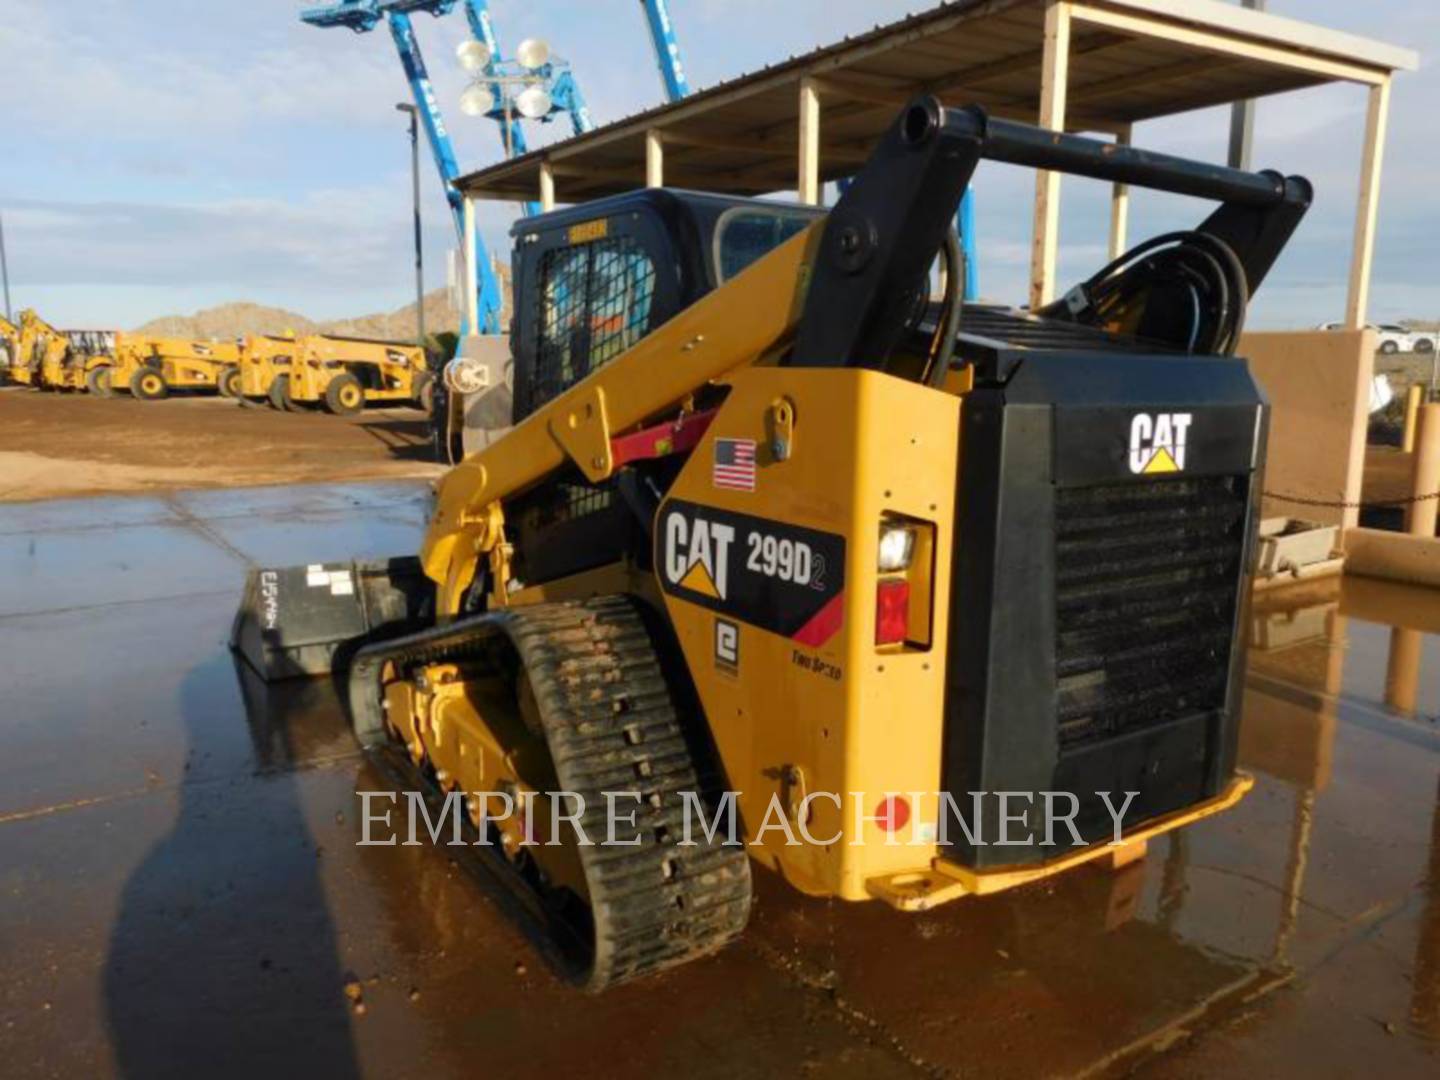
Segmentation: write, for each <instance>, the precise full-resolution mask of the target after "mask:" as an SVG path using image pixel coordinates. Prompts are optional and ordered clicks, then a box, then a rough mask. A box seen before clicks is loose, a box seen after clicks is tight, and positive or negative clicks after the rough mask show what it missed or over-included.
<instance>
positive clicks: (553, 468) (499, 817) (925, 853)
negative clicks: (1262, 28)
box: [233, 98, 1311, 989]
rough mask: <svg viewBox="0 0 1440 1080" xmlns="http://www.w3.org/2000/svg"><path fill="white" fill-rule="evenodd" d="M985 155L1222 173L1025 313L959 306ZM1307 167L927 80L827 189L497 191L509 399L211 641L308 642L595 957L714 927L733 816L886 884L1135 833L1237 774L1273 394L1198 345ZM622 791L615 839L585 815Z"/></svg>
mask: <svg viewBox="0 0 1440 1080" xmlns="http://www.w3.org/2000/svg"><path fill="white" fill-rule="evenodd" d="M981 159H988V160H994V161H1002V162H1009V163H1012V164H1018V165H1024V166H1030V167H1034V168H1045V169H1056V170H1060V171H1063V172H1066V173H1071V174H1076V175H1083V176H1089V177H1095V178H1098V179H1102V180H1107V181H1112V182H1120V183H1127V184H1133V185H1138V186H1143V187H1149V188H1154V189H1158V190H1161V191H1168V192H1175V193H1181V194H1186V195H1192V196H1199V197H1202V198H1207V199H1211V200H1215V201H1218V202H1219V203H1220V205H1219V206H1218V208H1216V209H1215V210H1214V212H1213V213H1211V214H1210V215H1209V217H1207V218H1206V219H1205V220H1204V221H1203V222H1202V223H1201V224H1200V225H1199V226H1198V227H1197V228H1196V229H1194V230H1190V231H1184V232H1178V233H1172V234H1167V235H1165V236H1162V237H1157V238H1156V239H1154V240H1151V241H1147V242H1146V243H1144V244H1142V245H1140V246H1139V247H1138V248H1136V249H1135V250H1134V251H1132V252H1131V253H1129V254H1128V255H1126V256H1125V257H1123V258H1121V259H1119V260H1116V261H1115V262H1114V263H1112V264H1111V265H1109V266H1107V267H1105V268H1103V269H1102V270H1101V271H1100V272H1099V273H1097V274H1095V275H1094V276H1092V277H1091V278H1090V279H1088V280H1087V281H1085V282H1083V283H1081V284H1080V285H1078V286H1076V287H1075V288H1074V289H1072V290H1071V291H1070V292H1069V293H1067V294H1066V295H1065V296H1064V298H1063V299H1062V300H1060V301H1059V302H1057V303H1056V304H1054V305H1051V306H1050V307H1047V308H1046V309H1044V310H1043V311H1038V312H1027V311H1022V310H1015V309H1007V308H1002V307H995V306H981V305H974V304H965V303H963V301H962V299H961V295H960V283H961V281H962V279H963V266H962V265H961V264H962V262H963V256H962V255H961V248H960V245H959V243H958V241H957V238H956V237H955V236H954V234H953V232H952V231H951V228H950V222H951V221H952V220H953V218H954V216H955V210H956V206H957V204H958V202H959V200H960V197H961V193H962V192H963V191H964V190H965V187H966V185H967V184H968V183H969V181H970V178H971V175H972V173H973V172H974V170H975V168H976V165H977V164H978V162H979V161H980V160H981ZM1310 198H1311V191H1310V186H1309V184H1308V183H1306V182H1305V181H1304V180H1302V179H1299V178H1296V177H1290V178H1286V177H1283V176H1281V175H1279V174H1277V173H1269V172H1266V173H1258V174H1256V173H1245V172H1238V171H1235V170H1230V169H1225V168H1220V167H1215V166H1209V165H1202V164H1198V163H1195V162H1190V161H1185V160H1181V159H1177V158H1173V157H1168V156H1165V155H1161V154H1153V153H1148V152H1146V151H1144V150H1140V149H1132V148H1128V147H1116V146H1112V145H1110V144H1108V143H1100V142H1097V141H1094V140H1089V139H1085V138H1081V137H1077V136H1070V135H1060V134H1056V133H1054V132H1050V131H1041V130H1039V129H1036V128H1033V127H1028V126H1026V125H1022V124H1016V123H1012V122H1009V121H1004V120H999V119H995V118H992V117H988V116H987V115H986V114H985V113H984V112H983V111H982V110H980V109H978V108H974V107H971V108H961V109H947V108H943V107H942V106H941V105H940V104H939V103H938V102H937V101H935V100H934V99H933V98H921V99H918V100H916V101H915V102H913V103H912V104H911V105H909V106H908V107H907V108H905V109H904V110H903V111H902V112H901V113H900V115H899V116H898V118H897V119H896V121H895V123H894V125H893V126H892V127H891V129H890V130H889V132H888V133H887V134H886V135H885V136H884V137H883V138H882V140H881V141H880V142H879V144H878V145H877V146H876V148H875V149H874V151H873V153H872V155H871V157H870V159H869V161H868V163H867V164H866V165H865V166H864V168H863V169H862V170H861V172H860V173H859V175H858V176H857V177H856V178H855V181H854V183H853V184H852V185H851V186H850V188H849V189H848V190H847V191H846V192H845V194H844V195H843V196H842V197H841V198H840V200H839V202H838V203H837V204H836V206H835V207H834V209H833V210H831V211H830V212H829V213H828V214H823V213H821V212H819V211H811V210H806V209H800V208H785V207H780V206H777V205H776V204H774V203H769V202H761V201H758V200H742V199H728V198H719V197H716V196H709V195H700V194H693V193H686V192H675V191H656V190H646V191H640V192H634V193H631V194H628V195H622V196H616V197H614V198H611V199H604V200H600V201H598V202H595V203H592V204H588V205H584V206H579V207H576V208H573V209H568V210H564V211H560V212H557V213H552V214H547V215H543V216H541V217H538V218H531V219H527V220H525V221H523V222H521V223H519V224H518V225H517V226H516V229H515V255H514V259H515V262H514V267H515V275H514V282H515V284H514V290H515V312H516V318H515V323H514V327H513V329H512V339H511V347H512V352H513V354H514V360H515V416H514V420H515V427H514V429H513V430H512V431H510V432H509V434H507V435H505V436H504V437H502V438H500V439H499V440H498V441H497V442H495V443H494V444H493V445H491V446H490V447H488V448H487V449H485V450H484V451H481V452H479V453H475V454H471V455H469V456H467V457H466V458H465V459H464V460H463V461H462V462H461V463H460V464H459V465H457V466H455V467H454V468H453V469H451V470H450V472H449V473H447V474H446V476H445V477H444V479H443V480H442V481H441V483H440V485H439V489H438V492H437V495H436V500H435V505H434V511H433V514H432V517H431V519H430V523H429V526H428V530H427V533H426V536H425V538H424V542H423V544H422V547H421V550H420V554H419V559H418V560H405V559H397V560H391V561H390V562H388V563H380V564H365V563H356V564H350V565H346V566H338V567H336V566H311V567H306V568H295V569H291V570H265V571H260V572H256V573H255V574H253V575H252V577H251V580H250V582H249V584H248V585H247V592H246V596H245V599H244V600H243V602H242V605H241V610H240V613H239V616H238V618H237V621H236V626H235V632H234V635H233V643H234V645H235V647H236V648H237V650H239V651H240V652H241V653H242V654H243V655H244V656H245V657H246V658H247V659H248V661H249V662H250V663H252V664H253V665H254V666H255V667H256V668H257V669H259V670H261V671H262V672H265V673H266V674H267V675H269V676H270V677H274V678H281V677H288V676H291V675H298V674H317V673H321V672H324V671H326V670H329V669H330V668H331V667H332V666H333V667H334V668H336V669H337V673H338V674H339V675H340V676H341V677H342V678H343V680H344V682H345V684H346V685H348V707H349V710H350V714H351V717H352V721H353V724H354V728H355V731H356V734H357V736H358V738H359V740H360V741H361V743H362V744H363V745H364V746H366V747H367V748H371V749H372V750H374V751H376V752H377V753H381V754H398V755H399V756H401V757H402V758H403V759H404V760H405V761H406V762H407V763H408V766H409V768H410V769H411V770H412V775H413V776H414V777H416V778H417V779H418V780H419V781H420V782H422V783H423V784H425V785H428V787H429V788H430V789H431V790H432V791H434V792H436V793H440V794H446V795H451V796H453V798H454V800H456V805H458V806H463V807H464V809H465V810H466V811H467V812H468V815H469V818H470V820H471V822H472V823H473V825H474V826H475V829H476V833H475V835H476V836H478V837H479V838H481V839H484V840H492V841H493V842H494V846H493V848H492V849H491V850H492V851H494V852H495V854H496V861H497V863H499V864H500V865H502V866H504V867H508V873H509V878H510V880H512V881H514V882H516V883H518V885H519V886H523V887H525V888H528V889H529V890H531V891H532V892H533V894H534V895H535V896H537V897H540V898H542V899H543V901H544V904H545V910H546V911H548V912H549V913H550V918H551V922H552V925H553V926H554V927H555V928H556V941H557V945H558V946H559V948H560V949H561V951H562V953H563V955H564V956H565V957H566V958H567V961H566V962H567V964H568V970H569V971H570V972H571V973H572V974H573V976H574V977H575V978H576V980H577V981H578V982H580V983H581V984H582V985H584V986H586V987H588V988H591V989H599V988H601V987H605V986H608V985H611V984H613V983H616V982H619V981H621V980H624V979H627V978H630V977H633V976H637V975H641V974H644V973H646V972H649V971H653V970H656V969H659V968H663V967H665V966H668V965H671V964H675V963H679V962H682V961H685V960H688V959H691V958H693V957H695V956H699V955H701V954H704V953H706V952H709V951H711V950H714V949H716V948H718V947H720V946H721V945H723V944H724V943H725V942H727V941H728V940H730V939H731V938H733V937H734V936H735V935H737V934H739V933H740V932H741V930H742V929H743V927H744V925H745V921H746V918H747V916H748V912H749V908H750V903H751V885H750V873H751V871H750V865H749V860H750V859H752V858H753V859H754V860H755V861H756V862H758V863H759V864H761V865H762V866H764V867H767V868H769V869H771V870H774V871H777V872H778V873H779V874H781V875H782V876H783V877H784V879H785V880H786V881H788V882H790V883H791V884H792V885H793V886H795V887H796V888H798V889H800V890H802V891H804V892H806V893H809V894H812V895H815V896H831V897H839V898H843V899H846V900H864V899H871V898H876V899H880V900H884V901H886V902H887V903H889V904H891V905H893V906H895V907H897V908H900V909H903V910H918V909H923V908H925V907H928V906H931V905H934V904H938V903H941V902H944V901H947V900H951V899H954V898H957V897H961V896H967V895H983V894H986V893H991V892H995V891H998V890H1001V889H1006V888H1010V887H1013V886H1016V885H1020V884H1024V883H1026V882H1030V881H1034V880H1037V879H1039V878H1042V877H1045V876H1047V875H1049V874H1054V873H1058V872H1061V871H1064V870H1067V869H1070V868H1071V867H1073V866H1076V865H1078V864H1080V863H1083V862H1086V861H1091V860H1095V859H1110V860H1112V861H1117V862H1118V861H1120V860H1121V859H1123V858H1128V857H1132V856H1135V855H1137V854H1138V853H1140V852H1142V851H1143V847H1144V844H1145V843H1146V841H1147V840H1148V839H1149V838H1150V837H1152V836H1154V835H1157V834H1159V833H1162V832H1165V831H1167V830H1170V829H1174V828H1178V827H1180V826H1183V825H1185V824H1187V823H1189V822H1192V821H1195V820H1197V819H1199V818H1202V817H1204V816H1206V815H1209V814H1213V813H1216V812H1219V811H1221V810H1223V809H1225V808H1227V807H1229V806H1231V805H1233V804H1234V803H1235V802H1236V801H1237V800H1239V799H1240V798H1241V797H1242V796H1243V794H1244V793H1245V791H1246V790H1247V789H1248V787H1249V786H1250V784H1251V781H1250V779H1249V778H1248V777H1247V776H1245V775H1243V774H1242V773H1240V772H1238V771H1237V769H1236V761H1235V758H1236V738H1237V725H1238V721H1239V708H1240V672H1241V666H1242V659H1243V658H1242V651H1243V637H1242V635H1241V631H1240V628H1241V626H1242V625H1243V619H1242V613H1243V610H1244V607H1245V604H1246V602H1247V598H1248V581H1249V575H1248V568H1249V566H1250V563H1251V557H1252V549H1253V545H1254V538H1255V531H1256V508H1257V506H1258V500H1259V496H1260V491H1261V482H1260V477H1261V472H1262V467H1263V455H1264V448H1265V443H1266V417H1267V406H1266V403H1265V398H1264V396H1263V394H1262V393H1261V391H1260V389H1259V387H1258V386H1257V385H1256V383H1255V382H1254V380H1253V379H1252V378H1251V376H1250V374H1249V372H1248V370H1247V367H1246V364H1245V362H1244V361H1243V360H1241V359H1237V358H1236V357H1235V356H1234V355H1233V354H1234V350H1235V347H1236V344H1237V342H1238V340H1239V334H1240V331H1241V328H1242V325H1243V317H1244V311H1245V305H1246V302H1247V300H1248V298H1249V296H1251V295H1252V294H1253V293H1254V291H1255V289H1256V288H1257V287H1258V286H1259V285H1260V283H1261V281H1262V280H1263V279H1264V277H1265V275H1266V273H1267V272H1268V270H1269V269H1270V267H1271V265H1272V263H1273V262H1274V260H1275V258H1276V257H1277V255H1278V254H1279V252H1280V250H1281V249H1282V248H1283V246H1284V244H1285V243H1286V241H1287V240H1288V238H1289V237H1290V235H1291V234H1292V232H1293V231H1294V229H1295V228H1296V226H1297V225H1298V223H1299V221H1300V219H1301V218H1302V216H1303V214H1304V213H1305V210H1306V209H1307V207H1308V205H1309V202H1310ZM937 255H938V258H939V267H940V269H941V274H940V278H939V281H938V286H939V287H938V290H937V289H936V288H933V287H932V273H933V270H932V267H933V266H934V264H935V262H936V259H937ZM1112 797H1113V802H1112ZM617 798H618V799H620V800H621V807H622V810H624V811H632V810H633V811H635V813H634V814H633V816H631V817H629V818H627V817H626V816H625V814H623V813H622V815H621V816H620V819H619V820H620V821H621V822H624V823H625V826H624V828H623V829H622V834H623V837H622V839H623V840H627V841H628V840H631V839H632V838H633V843H631V844H626V846H612V845H609V844H605V843H597V842H595V840H596V836H597V830H598V835H599V836H600V837H601V838H605V837H606V829H605V825H606V817H607V815H606V808H607V801H609V802H613V801H615V800H616V799H617ZM577 800H578V801H577ZM1121 804H1123V808H1122V806H1121ZM697 806H698V807H699V808H700V809H701V811H702V813H703V815H705V816H704V820H705V821H706V822H707V823H709V822H711V821H714V823H715V824H716V831H714V832H706V831H704V830H699V831H698V835H697V832H696V830H694V829H692V828H691V826H692V825H693V824H694V822H693V819H692V811H693V810H694V809H695V808H696V807H697ZM1052 806H1058V808H1059V809H1061V810H1068V811H1069V813H1068V814H1067V813H1060V814H1058V824H1057V815H1055V814H1053V813H1051V809H1052ZM517 807H519V809H517ZM580 807H583V810H581V809H579V808H580ZM727 810H733V811H734V813H733V814H730V813H727ZM1117 811H1118V816H1117ZM957 818H958V819H959V820H958V821H957ZM1119 819H1123V821H1122V820H1119ZM722 820H729V821H731V822H734V823H736V832H735V835H733V836H730V835H727V832H726V829H725V828H724V827H723V826H722V825H720V822H721V821H722ZM612 823H613V822H612ZM1067 829H1068V831H1067ZM1117 830H1120V831H1119V832H1118V833H1117ZM1052 833H1058V840H1057V839H1055V838H1054V837H1053V836H1052ZM1117 835H1118V837H1119V841H1120V842H1119V846H1116V845H1115V844H1112V843H1111V841H1112V840H1113V839H1115V838H1116V837H1117ZM532 838H533V839H535V840H536V841H537V842H536V843H531V842H530V840H531V839H532ZM732 841H733V842H732Z"/></svg>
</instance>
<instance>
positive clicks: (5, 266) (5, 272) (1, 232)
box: [0, 217, 15, 322]
mask: <svg viewBox="0 0 1440 1080" xmlns="http://www.w3.org/2000/svg"><path fill="white" fill-rule="evenodd" d="M0 278H4V279H5V318H6V319H8V320H9V321H11V322H14V321H15V316H14V315H12V314H11V313H10V264H9V263H8V262H7V261H6V260H5V219H4V218H3V217H0Z"/></svg>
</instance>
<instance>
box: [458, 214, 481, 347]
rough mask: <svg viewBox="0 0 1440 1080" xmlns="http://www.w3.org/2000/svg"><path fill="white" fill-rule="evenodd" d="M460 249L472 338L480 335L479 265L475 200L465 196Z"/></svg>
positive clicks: (466, 316)
mask: <svg viewBox="0 0 1440 1080" xmlns="http://www.w3.org/2000/svg"><path fill="white" fill-rule="evenodd" d="M464 207H465V211H464V213H463V214H462V215H461V216H462V217H463V218H464V223H465V236H464V242H463V244H462V248H463V250H464V253H465V320H466V326H468V327H469V330H470V333H471V335H472V336H474V335H478V334H479V333H480V264H479V261H478V255H477V253H476V250H475V200H474V198H472V197H471V196H469V195H467V196H465V200H464Z"/></svg>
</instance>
